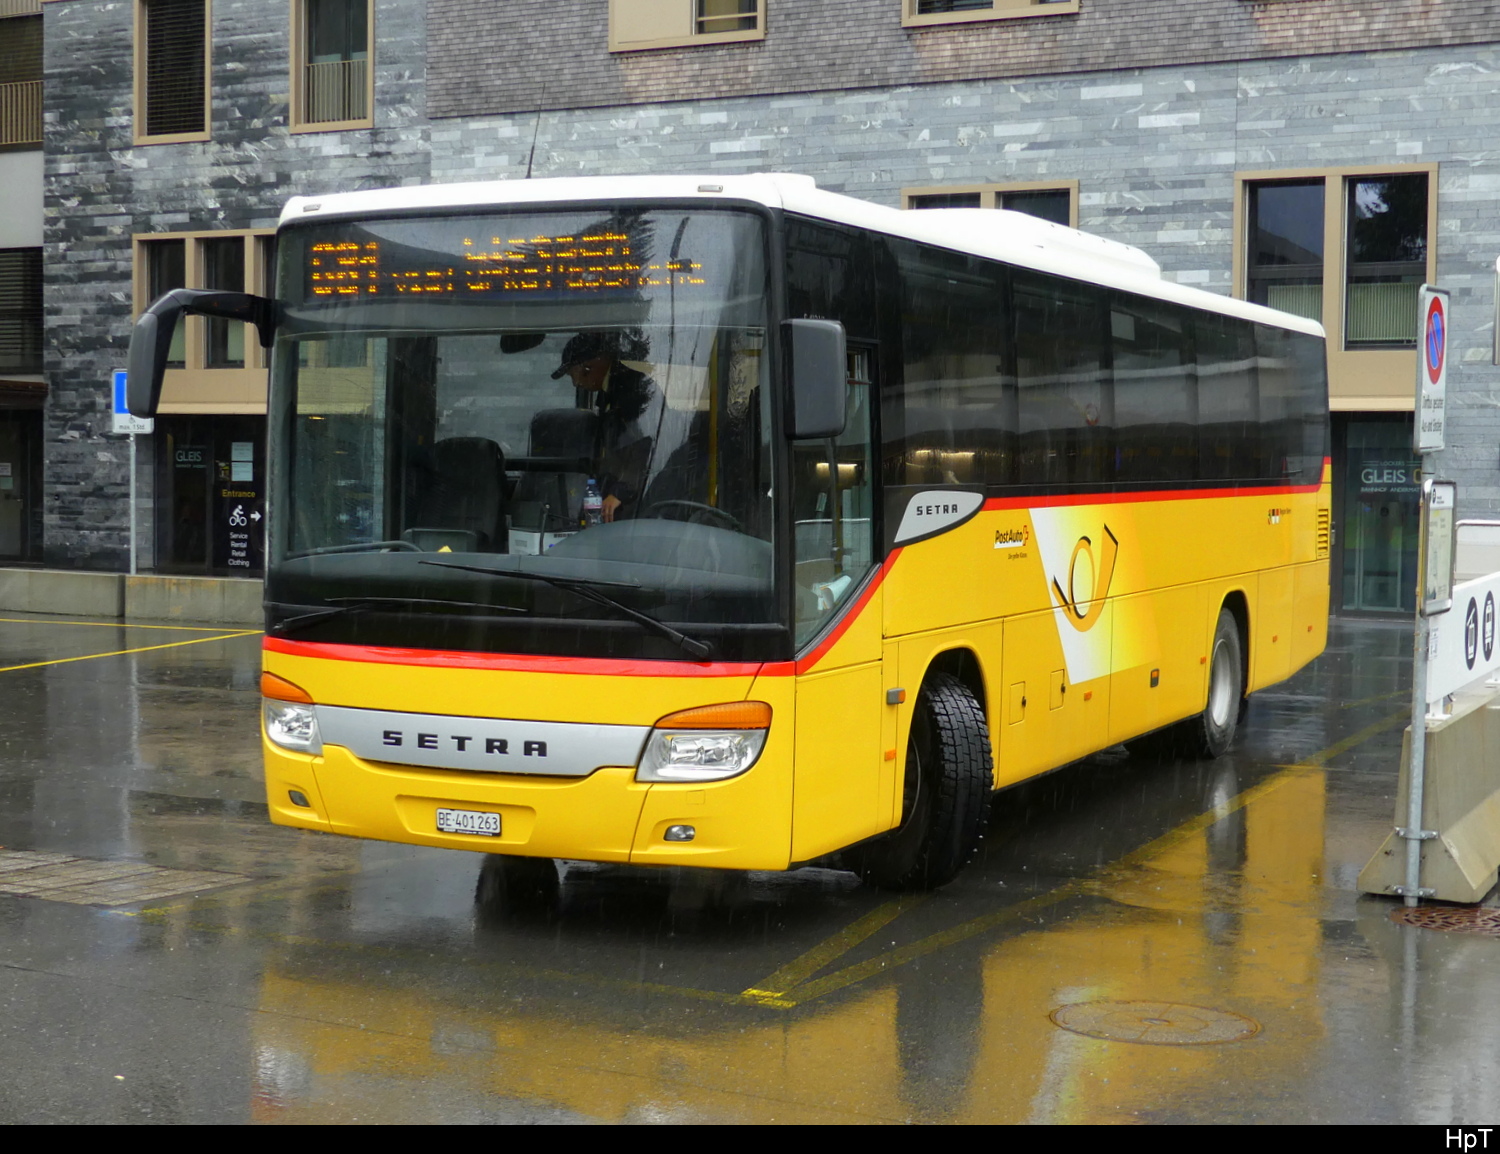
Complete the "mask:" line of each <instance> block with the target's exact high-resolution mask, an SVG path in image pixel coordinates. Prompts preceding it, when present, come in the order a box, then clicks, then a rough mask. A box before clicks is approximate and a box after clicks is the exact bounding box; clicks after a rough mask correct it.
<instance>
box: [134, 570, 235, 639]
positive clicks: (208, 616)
mask: <svg viewBox="0 0 1500 1154" xmlns="http://www.w3.org/2000/svg"><path fill="white" fill-rule="evenodd" d="M124 580H125V593H124V598H125V616H126V617H128V618H132V619H151V620H157V621H182V622H193V623H194V624H203V625H243V626H247V627H248V628H251V629H258V628H260V625H261V621H262V620H263V614H262V610H261V583H260V582H259V581H249V580H245V579H243V578H241V579H236V578H214V577H157V576H150V577H140V576H137V577H126V578H125V579H124Z"/></svg>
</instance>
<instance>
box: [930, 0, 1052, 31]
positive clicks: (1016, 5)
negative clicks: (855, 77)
mask: <svg viewBox="0 0 1500 1154" xmlns="http://www.w3.org/2000/svg"><path fill="white" fill-rule="evenodd" d="M1080 3H1081V0H1059V2H1057V3H1038V2H1037V0H992V6H991V7H989V8H979V9H976V10H973V11H969V12H931V13H927V14H925V15H918V14H917V0H901V27H903V28H931V27H933V26H935V25H943V24H974V23H977V22H979V21H983V20H1024V19H1026V18H1027V17H1030V16H1073V15H1077V13H1078V10H1079V7H1080Z"/></svg>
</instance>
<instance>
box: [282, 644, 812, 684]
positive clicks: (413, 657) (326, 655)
mask: <svg viewBox="0 0 1500 1154" xmlns="http://www.w3.org/2000/svg"><path fill="white" fill-rule="evenodd" d="M263 648H264V649H265V650H266V651H268V652H271V653H284V654H286V655H287V656H288V657H317V658H322V659H323V660H326V661H362V662H367V663H370V664H374V665H417V666H424V667H427V668H436V669H486V670H505V671H509V672H514V673H573V674H584V675H588V676H592V677H754V676H756V675H757V674H763V673H766V672H780V670H779V669H773V668H772V666H770V665H767V664H766V663H764V662H760V661H704V662H686V661H640V660H636V659H634V658H609V657H535V656H531V655H529V654H524V653H464V652H460V651H458V650H449V649H394V648H384V647H380V646H373V645H340V644H336V643H332V642H326V641H284V640H282V639H281V638H279V637H267V638H266V639H265V641H264V643H263ZM775 665H776V666H782V665H784V666H786V672H790V671H791V662H789V661H788V662H776V663H775Z"/></svg>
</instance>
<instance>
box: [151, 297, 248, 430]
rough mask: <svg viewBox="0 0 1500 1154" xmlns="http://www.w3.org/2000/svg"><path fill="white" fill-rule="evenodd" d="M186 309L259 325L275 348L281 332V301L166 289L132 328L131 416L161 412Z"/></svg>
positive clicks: (190, 311) (152, 415)
mask: <svg viewBox="0 0 1500 1154" xmlns="http://www.w3.org/2000/svg"><path fill="white" fill-rule="evenodd" d="M183 313H196V314H198V315H199V316H205V317H223V318H224V319H226V320H231V321H245V322H247V323H248V324H253V325H254V326H255V328H256V331H257V332H258V333H259V334H260V344H261V348H270V347H271V340H272V338H273V337H274V336H275V334H276V302H275V301H269V300H267V299H266V298H265V297H258V296H252V295H251V294H250V293H233V292H217V291H215V290H213V289H173V290H172V291H171V292H169V293H165V294H163V295H162V296H160V297H158V298H157V299H156V300H155V301H153V302H152V303H151V307H150V308H148V309H147V310H146V311H145V312H143V313H142V314H141V315H140V318H139V319H138V320H137V321H136V322H135V328H133V329H131V331H130V353H129V356H128V358H127V361H126V369H127V374H126V378H125V407H126V408H127V409H129V410H130V414H131V416H134V417H154V416H156V406H157V405H158V404H159V403H160V402H161V381H162V376H163V375H164V374H165V373H166V371H167V357H168V356H169V355H170V354H171V351H172V334H173V333H175V332H176V331H177V322H178V318H179V317H181V316H182V314H183Z"/></svg>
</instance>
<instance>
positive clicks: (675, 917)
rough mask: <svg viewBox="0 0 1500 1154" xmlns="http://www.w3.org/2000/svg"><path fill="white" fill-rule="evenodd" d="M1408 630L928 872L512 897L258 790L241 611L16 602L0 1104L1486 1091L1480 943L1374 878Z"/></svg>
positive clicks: (101, 1115)
mask: <svg viewBox="0 0 1500 1154" xmlns="http://www.w3.org/2000/svg"><path fill="white" fill-rule="evenodd" d="M1410 644H1411V643H1410V630H1409V628H1406V627H1403V626H1400V625H1396V624H1390V623H1378V622H1377V623H1371V622H1361V623H1354V622H1348V621H1342V622H1335V623H1334V626H1333V629H1332V632H1331V635H1330V642H1329V649H1328V651H1327V653H1326V654H1325V655H1324V656H1323V657H1322V658H1321V659H1320V660H1319V661H1318V662H1317V663H1316V664H1315V665H1313V666H1312V667H1310V668H1309V669H1307V670H1304V671H1303V672H1302V673H1301V674H1299V675H1298V676H1297V677H1296V678H1295V679H1293V680H1292V681H1290V682H1287V683H1286V684H1284V685H1281V686H1279V687H1277V688H1276V689H1275V690H1273V691H1271V692H1266V693H1262V694H1257V695H1256V697H1255V698H1254V699H1253V701H1252V704H1251V707H1250V711H1249V716H1248V718H1247V721H1246V723H1245V725H1244V727H1243V728H1242V730H1241V735H1240V737H1239V739H1238V740H1237V742H1236V745H1235V747H1234V749H1233V750H1232V751H1231V753H1230V754H1229V755H1228V756H1226V757H1225V758H1223V759H1221V760H1219V761H1216V762H1211V763H1208V762H1202V763H1200V762H1169V763H1153V762H1149V761H1143V760H1141V759H1138V758H1132V757H1129V756H1127V755H1126V754H1125V753H1124V752H1123V751H1118V750H1117V751H1112V752H1110V753H1107V754H1104V755H1100V756H1098V757H1095V758H1092V759H1090V760H1089V761H1087V762H1084V763H1080V764H1079V765H1076V766H1073V767H1070V768H1068V769H1066V770H1063V771H1061V772H1059V773H1056V774H1053V775H1051V776H1050V777H1048V778H1045V779H1043V780H1041V781H1037V782H1033V783H1031V784H1029V785H1027V786H1025V787H1022V788H1020V789H1016V790H1012V791H1009V792H1007V793H1005V794H1001V795H999V797H998V798H997V805H996V810H995V817H994V820H993V821H992V823H991V826H990V830H989V833H988V836H987V838H986V842H985V850H984V853H983V856H982V857H981V859H980V860H978V861H977V862H976V863H975V864H974V865H973V866H971V867H970V868H969V869H968V871H967V872H965V873H964V874H963V875H962V876H961V877H960V879H959V880H958V881H957V882H955V883H953V884H952V885H950V886H948V887H947V888H945V889H943V890H941V891H939V892H938V893H936V894H932V895H927V896H922V897H908V898H900V897H893V896H892V895H889V894H883V893H880V892H878V891H875V890H871V889H866V888H864V887H862V886H860V885H859V884H858V883H857V882H856V880H855V879H854V878H853V876H852V875H849V874H845V873H840V872H837V871H834V870H818V869H808V870H801V871H797V872H795V873H791V874H785V875H781V874H732V875H718V874H709V873H696V872H692V871H676V870H673V871H649V870H644V869H631V868H626V867H605V866H591V865H585V864H578V863H567V864H565V865H564V866H563V868H562V871H561V875H560V876H561V880H560V883H559V884H558V886H557V888H556V891H555V893H554V892H549V893H545V894H544V895H543V896H542V898H541V899H540V900H537V901H533V902H527V903H522V904H520V905H517V904H515V903H513V902H511V901H509V900H508V899H507V897H506V887H505V886H504V885H503V884H500V883H501V880H502V879H501V878H500V877H499V875H498V874H497V873H496V871H495V870H494V869H493V868H492V867H490V866H487V865H486V864H485V863H486V859H485V858H483V857H480V856H478V855H470V854H465V853H460V852H447V851H438V850H429V849H419V848H412V847H404V846H397V845H386V844H379V843H361V842H356V841H351V840H347V839H343V838H338V837H335V836H332V835H321V834H312V833H303V832H298V831H293V830H285V829H279V828H276V827H273V826H271V825H270V824H269V823H268V821H267V819H266V809H265V802H264V797H263V794H262V791H261V770H260V749H259V739H258V735H257V713H258V707H259V698H258V696H257V689H256V683H257V677H258V674H259V635H258V634H251V633H236V632H234V631H230V630H217V631H215V630H206V629H196V630H195V629H188V628H184V627H180V626H151V625H146V624H139V625H138V624H130V625H123V624H119V623H102V624H99V623H80V622H70V621H64V620H59V619H52V618H41V617H36V618H24V617H22V616H21V615H16V614H11V615H9V616H8V617H7V618H6V619H4V620H3V621H0V666H3V667H4V668H0V690H3V692H0V847H3V849H0V1062H3V1065H4V1069H5V1071H6V1077H5V1078H4V1079H0V1122H4V1123H15V1122H154V1123H185V1122H252V1121H254V1122H282V1121H285V1122H328V1123H338V1122H359V1123H375V1122H417V1123H441V1122H491V1121H493V1122H568V1121H606V1122H676V1121H718V1122H861V1121H869V1122H907V1121H913V1122H1113V1121H1146V1122H1364V1123H1380V1122H1386V1123H1391V1122H1397V1123H1404V1122H1440V1123H1447V1124H1460V1123H1469V1124H1484V1123H1487V1122H1490V1121H1493V1120H1495V1119H1497V1118H1500V1077H1497V1074H1500V938H1495V937H1486V936H1475V935H1463V934H1453V933H1442V932H1438V931H1434V930H1428V929H1418V928H1415V927H1410V926H1403V925H1398V924H1395V923H1394V922H1392V921H1391V920H1390V916H1389V915H1390V913H1391V912H1392V911H1393V910H1395V909H1397V908H1398V907H1397V905H1396V904H1395V903H1393V902H1390V901H1387V900H1382V899H1375V898H1368V897H1361V896H1359V895H1358V894H1357V893H1356V892H1355V878H1356V875H1357V874H1358V872H1359V869H1360V867H1361V866H1363V864H1364V863H1365V861H1366V860H1367V859H1368V858H1369V857H1370V855H1371V854H1372V853H1373V852H1374V851H1375V850H1376V848H1377V847H1378V846H1379V844H1380V842H1381V839H1382V838H1383V837H1384V835H1385V833H1386V832H1387V830H1388V829H1389V827H1390V825H1391V823H1392V818H1393V814H1394V805H1395V799H1394V792H1395V784H1396V772H1397V757H1398V754H1399V749H1400V738H1401V730H1402V728H1403V726H1404V725H1405V723H1406V720H1407V717H1408V712H1409V707H1408V704H1407V701H1408V693H1409V689H1408V686H1409V669H1410ZM38 855H53V856H51V857H46V858H42V857H39V856H38ZM38 870H42V871H45V872H42V873H37V872H36V871H38ZM24 875H30V877H31V879H32V880H31V881H30V882H29V883H26V884H23V882H22V881H19V880H18V879H22V878H23V876H24ZM183 889H187V890H190V891H191V892H187V893H181V892H177V893H176V894H175V896H173V895H172V894H169V893H168V891H173V890H177V891H181V890H183ZM164 894H165V895H167V896H162V895H164ZM153 895H154V896H153ZM1490 900H1491V901H1492V902H1493V901H1494V898H1493V895H1492V897H1491V899H1490ZM1059 1023H1061V1024H1059ZM1065 1026H1066V1027H1068V1028H1064V1027H1065ZM1079 1031H1082V1032H1079ZM1100 1035H1102V1036H1100Z"/></svg>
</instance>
